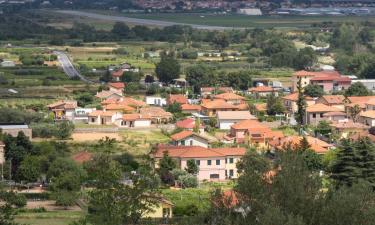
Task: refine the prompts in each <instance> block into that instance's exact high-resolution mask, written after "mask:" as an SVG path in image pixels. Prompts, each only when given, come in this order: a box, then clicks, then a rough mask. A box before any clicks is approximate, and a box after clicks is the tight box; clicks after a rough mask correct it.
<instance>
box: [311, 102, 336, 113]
mask: <svg viewBox="0 0 375 225" xmlns="http://www.w3.org/2000/svg"><path fill="white" fill-rule="evenodd" d="M340 111H343V110H341V109H339V108H336V107H333V106H328V105H324V104H321V103H318V104H315V105H310V106H308V107H307V108H306V112H340Z"/></svg>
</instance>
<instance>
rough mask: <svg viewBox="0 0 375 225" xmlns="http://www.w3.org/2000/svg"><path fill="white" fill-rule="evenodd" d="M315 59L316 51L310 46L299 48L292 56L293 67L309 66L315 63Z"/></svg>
mask: <svg viewBox="0 0 375 225" xmlns="http://www.w3.org/2000/svg"><path fill="white" fill-rule="evenodd" d="M317 59H318V58H317V56H316V53H315V51H314V50H313V49H312V48H310V47H306V48H303V49H301V50H299V51H298V53H297V55H296V56H295V57H294V60H293V64H294V69H297V70H301V69H306V68H310V67H312V66H313V65H314V64H315V63H316V61H317Z"/></svg>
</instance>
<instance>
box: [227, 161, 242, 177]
mask: <svg viewBox="0 0 375 225" xmlns="http://www.w3.org/2000/svg"><path fill="white" fill-rule="evenodd" d="M231 158H232V159H233V163H231V160H230V159H231ZM240 159H241V158H240V157H238V156H227V157H226V164H225V170H226V171H227V172H226V173H227V177H229V178H238V172H237V166H236V165H237V162H238V161H240ZM231 171H233V175H231V174H230V173H231Z"/></svg>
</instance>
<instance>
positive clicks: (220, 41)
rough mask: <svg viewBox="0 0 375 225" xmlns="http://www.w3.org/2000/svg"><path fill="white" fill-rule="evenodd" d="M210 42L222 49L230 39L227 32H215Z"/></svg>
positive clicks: (227, 44)
mask: <svg viewBox="0 0 375 225" xmlns="http://www.w3.org/2000/svg"><path fill="white" fill-rule="evenodd" d="M212 43H213V44H214V45H215V46H216V47H218V48H219V49H224V48H226V47H228V46H229V44H230V39H229V36H228V34H227V33H225V32H217V33H216V34H215V35H214V37H213V39H212Z"/></svg>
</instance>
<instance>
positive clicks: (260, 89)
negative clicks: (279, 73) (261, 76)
mask: <svg viewBox="0 0 375 225" xmlns="http://www.w3.org/2000/svg"><path fill="white" fill-rule="evenodd" d="M249 91H250V92H274V91H275V89H274V88H272V87H269V86H258V87H253V88H249Z"/></svg>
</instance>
